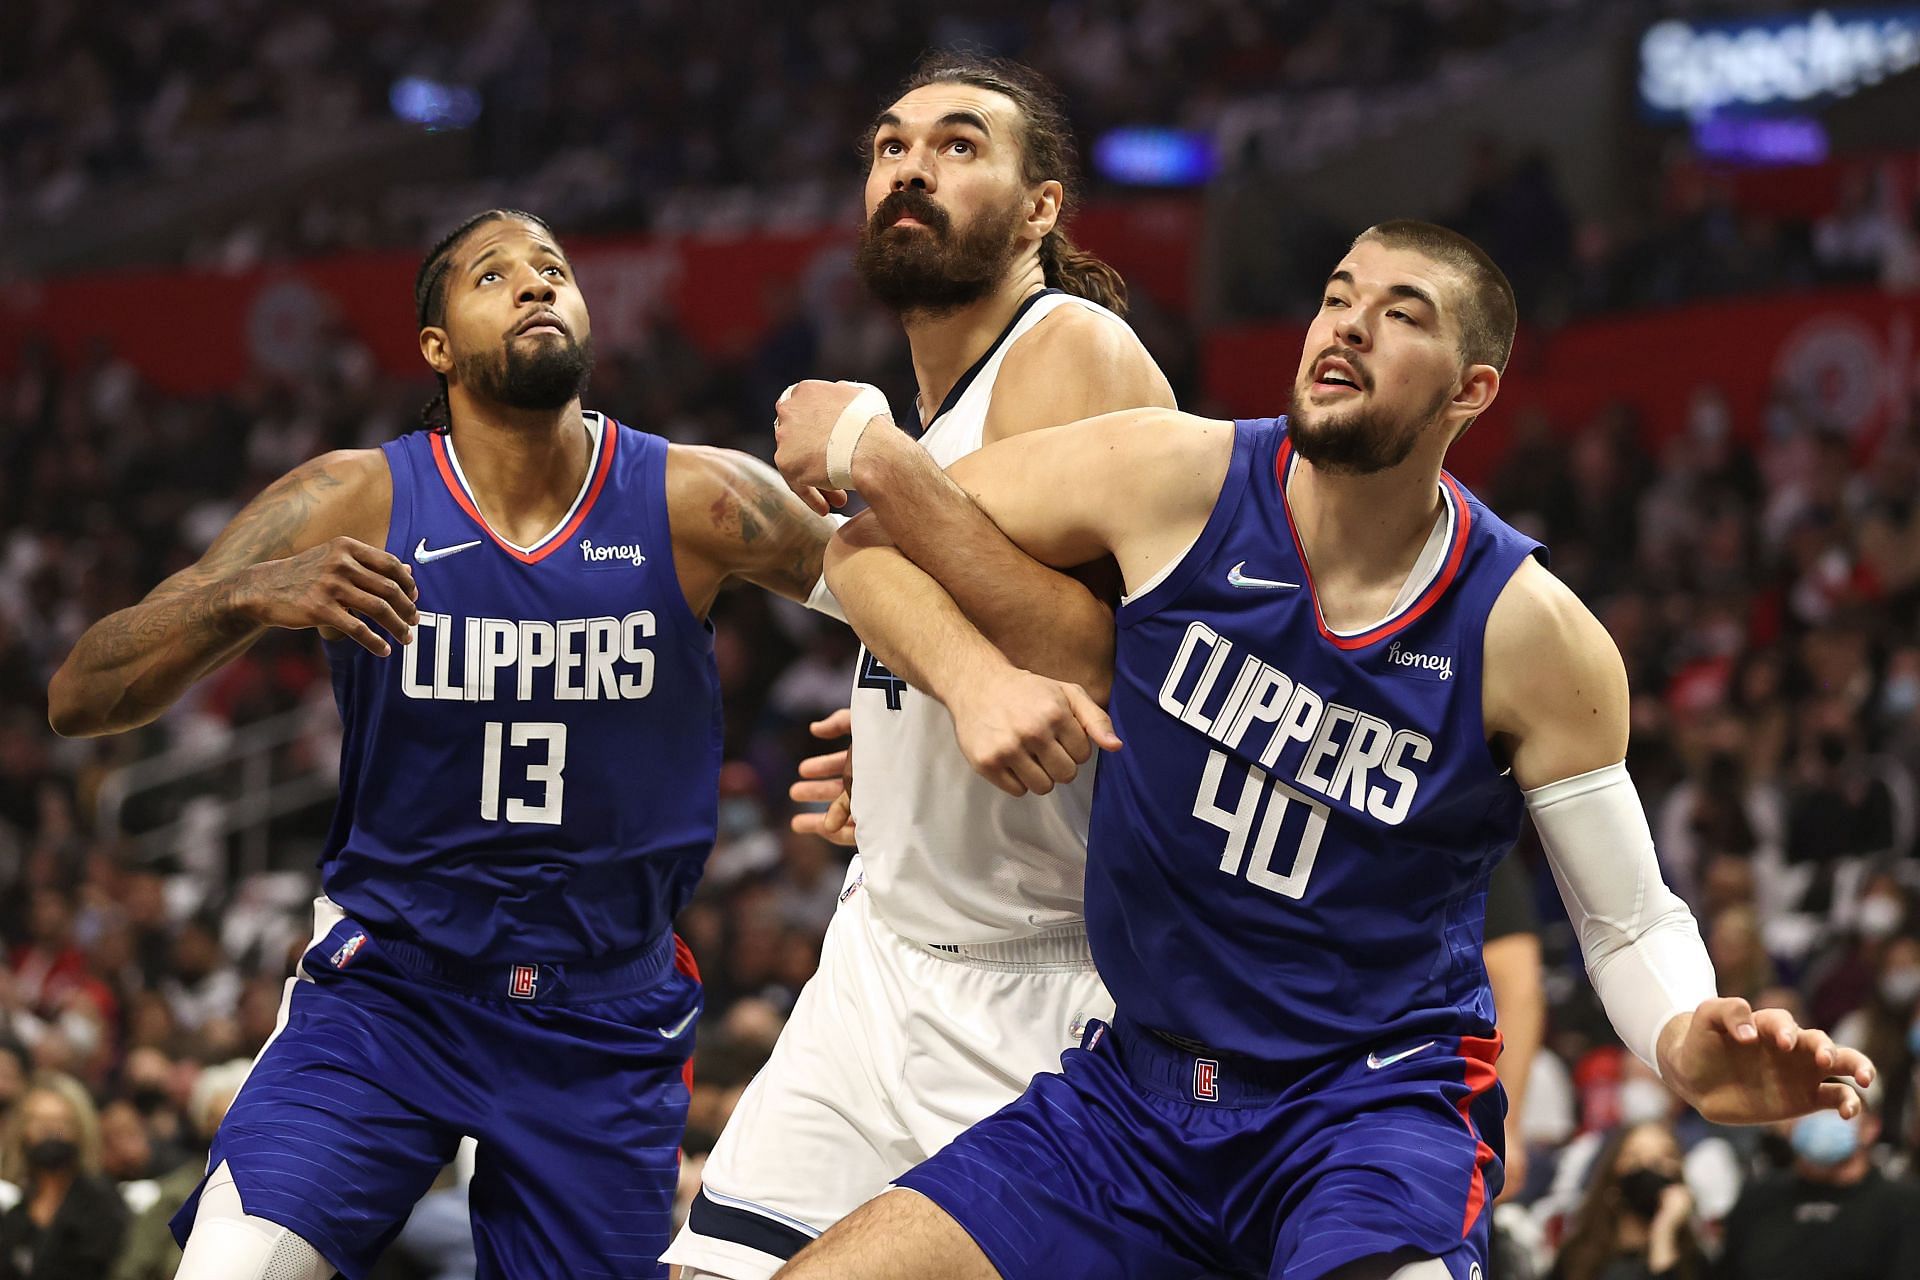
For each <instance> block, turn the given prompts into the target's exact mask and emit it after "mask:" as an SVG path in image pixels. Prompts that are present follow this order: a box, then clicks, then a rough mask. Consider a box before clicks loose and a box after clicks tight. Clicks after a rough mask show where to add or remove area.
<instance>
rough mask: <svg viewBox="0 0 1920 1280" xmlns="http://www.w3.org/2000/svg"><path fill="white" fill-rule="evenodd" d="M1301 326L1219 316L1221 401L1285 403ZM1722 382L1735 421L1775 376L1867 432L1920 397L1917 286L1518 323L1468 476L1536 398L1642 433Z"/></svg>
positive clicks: (1652, 439)
mask: <svg viewBox="0 0 1920 1280" xmlns="http://www.w3.org/2000/svg"><path fill="white" fill-rule="evenodd" d="M1303 333H1304V331H1303V330H1302V329H1301V328H1300V327H1298V326H1289V325H1270V326H1264V325H1263V326H1249V327H1243V328H1233V329H1223V330H1219V331H1217V332H1215V333H1214V334H1212V335H1211V336H1210V337H1209V338H1208V340H1207V344H1206V352H1205V370H1204V378H1205V382H1206V387H1207V392H1208V394H1209V396H1210V397H1211V398H1212V399H1213V401H1214V403H1215V404H1216V405H1217V406H1218V407H1219V408H1220V409H1221V410H1222V411H1225V412H1231V413H1234V414H1238V415H1257V414H1271V413H1282V412H1284V411H1285V409H1286V404H1287V389H1288V387H1289V385H1290V384H1291V383H1292V381H1293V377H1294V374H1295V371H1296V369H1297V367H1298V364H1299V360H1300V348H1301V341H1302V337H1303ZM1703 387H1713V388H1717V389H1718V390H1719V391H1720V393H1721V394H1722V395H1723V396H1725V397H1726V401H1727V406H1728V408H1729V410H1730V411H1731V413H1732V418H1733V423H1734V429H1735V430H1736V431H1737V432H1740V433H1742V434H1744V435H1748V436H1753V435H1757V434H1758V433H1759V432H1760V431H1761V430H1762V429H1763V424H1764V420H1765V411H1766V408H1767V405H1768V404H1769V402H1770V401H1771V399H1772V397H1773V396H1774V395H1775V393H1776V391H1777V390H1784V391H1786V392H1788V393H1791V394H1794V395H1797V396H1799V397H1800V398H1801V399H1802V402H1803V403H1805V404H1807V405H1809V406H1812V407H1813V408H1815V410H1816V411H1817V412H1819V413H1820V414H1822V415H1823V416H1824V417H1825V418H1826V419H1827V421H1828V422H1830V423H1831V424H1832V425H1833V426H1835V427H1837V428H1839V429H1841V430H1843V431H1846V432H1849V433H1851V434H1852V435H1854V436H1855V438H1856V439H1859V440H1860V441H1861V442H1862V443H1863V445H1864V444H1865V443H1867V442H1870V441H1871V440H1873V439H1874V438H1876V437H1877V435H1878V434H1879V433H1880V432H1881V431H1882V430H1883V429H1885V428H1886V427H1887V426H1889V425H1892V424H1896V423H1902V422H1906V421H1909V420H1910V419H1911V417H1912V416H1913V415H1915V414H1916V412H1920V408H1917V402H1920V296H1913V295H1907V296H1895V295H1890V294H1886V293H1882V292H1880V291H1878V290H1873V289H1858V290H1855V289H1844V290H1825V291H1808V292H1804V293H1792V294H1770V295H1766V296H1764V297H1753V298H1740V299H1730V300H1726V301H1719V302H1710V303H1700V304H1697V305H1694V306H1688V307H1676V308H1673V309H1671V310H1665V311H1658V312H1640V313H1636V314H1633V315H1629V316H1620V317H1612V318H1607V319H1601V320H1588V321H1584V322H1582V323H1579V324H1576V325H1572V326H1569V327H1568V328H1566V329H1563V330H1560V331H1558V332H1556V333H1551V334H1545V333H1533V332H1525V331H1523V332H1522V333H1521V335H1520V339H1519V342H1518V343H1517V344H1516V345H1515V347H1514V353H1513V362H1512V364H1511V365H1510V366H1509V368H1508V369H1507V375H1506V378H1505V380H1504V381H1503V383H1502V385H1501V389H1500V398H1499V401H1498V402H1497V403H1496V404H1495V405H1494V408H1493V410H1492V411H1491V412H1489V413H1488V414H1487V415H1486V416H1485V417H1483V418H1482V419H1481V420H1480V421H1479V422H1478V423H1476V424H1475V425H1474V427H1473V429H1472V430H1471V431H1469V432H1468V433H1467V434H1466V436H1465V437H1463V438H1462V439H1461V441H1460V443H1459V444H1458V445H1456V446H1455V448H1454V451H1453V454H1452V460H1451V462H1450V463H1449V465H1450V467H1452V469H1454V470H1455V471H1457V472H1458V473H1459V474H1460V475H1461V476H1463V477H1466V478H1468V479H1472V478H1473V477H1475V476H1478V475H1480V474H1483V473H1484V469H1485V468H1486V466H1487V465H1488V464H1489V462H1490V461H1491V460H1492V459H1494V458H1497V457H1499V456H1500V453H1501V452H1502V451H1503V450H1504V449H1505V447H1506V443H1507V439H1508V436H1509V434H1510V432H1511V429H1512V424H1513V422H1514V421H1515V420H1516V419H1517V418H1518V417H1519V416H1520V415H1521V414H1523V413H1526V412H1528V411H1530V410H1536V409H1537V410H1540V411H1543V412H1544V413H1545V414H1546V415H1547V416H1548V417H1549V418H1550V419H1551V420H1552V421H1553V422H1554V423H1555V424H1556V425H1558V426H1560V427H1562V428H1577V427H1580V426H1583V425H1584V424H1585V423H1586V422H1587V421H1588V420H1590V419H1591V418H1592V417H1593V416H1594V415H1595V414H1597V413H1599V412H1600V411H1601V410H1603V409H1606V408H1608V407H1610V406H1613V405H1626V406H1628V407H1630V408H1631V409H1633V410H1634V411H1635V412H1636V413H1637V414H1638V415H1639V418H1640V421H1641V424H1642V430H1643V432H1644V439H1645V441H1646V443H1647V444H1648V445H1649V446H1651V445H1654V444H1656V443H1657V442H1658V441H1659V440H1661V439H1663V438H1665V437H1666V436H1667V435H1669V434H1671V433H1673V432H1675V431H1677V430H1679V429H1680V428H1681V427H1682V426H1684V425H1685V423H1686V420H1687V414H1688V410H1689V407H1690V405H1691V403H1692V400H1693V397H1694V394H1695V392H1696V391H1697V390H1698V389H1700V388H1703Z"/></svg>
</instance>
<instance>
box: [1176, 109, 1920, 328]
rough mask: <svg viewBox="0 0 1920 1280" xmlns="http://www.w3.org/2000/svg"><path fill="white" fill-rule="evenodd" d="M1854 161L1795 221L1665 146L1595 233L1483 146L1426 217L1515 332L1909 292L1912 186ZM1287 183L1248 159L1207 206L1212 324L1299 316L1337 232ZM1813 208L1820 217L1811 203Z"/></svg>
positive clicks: (1591, 219) (1554, 176)
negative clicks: (1481, 268)
mask: <svg viewBox="0 0 1920 1280" xmlns="http://www.w3.org/2000/svg"><path fill="white" fill-rule="evenodd" d="M1895 172H1896V166H1893V165H1883V164H1880V163H1877V162H1876V161H1875V160H1874V159H1873V158H1871V157H1867V158H1860V159H1856V160H1853V161H1850V162H1847V163H1846V165H1845V172H1844V176H1843V178H1842V180H1841V181H1840V182H1839V184H1838V190H1837V191H1836V192H1835V195H1834V198H1833V199H1832V200H1831V202H1829V203H1828V207H1826V208H1824V209H1821V210H1820V211H1819V212H1818V213H1813V214H1803V213H1793V212H1786V211H1782V210H1780V209H1777V208H1770V207H1768V206H1767V204H1766V203H1765V202H1762V201H1757V200H1753V199H1743V198H1742V192H1741V189H1740V184H1739V182H1738V181H1737V178H1736V175H1735V173H1734V172H1733V171H1731V170H1728V169H1725V168H1722V167H1717V166H1715V165H1713V164H1711V163H1709V162H1707V161H1705V160H1703V159H1702V158H1701V157H1700V156H1699V155H1698V154H1697V153H1696V152H1695V151H1694V150H1693V149H1692V147H1691V146H1690V145H1688V144H1687V143H1685V142H1684V141H1681V140H1677V139H1676V140H1675V141H1674V143H1673V145H1671V146H1670V147H1668V148H1667V149H1666V151H1665V153H1664V157H1663V161H1662V164H1661V165H1660V166H1659V167H1658V169H1657V170H1656V171H1655V176H1654V178H1653V179H1652V180H1651V181H1650V184H1649V188H1648V190H1647V191H1646V192H1645V193H1644V199H1643V201H1642V204H1643V207H1642V208H1640V209H1638V210H1636V211H1634V212H1633V213H1631V214H1629V215H1627V216H1623V217H1618V218H1605V217H1600V216H1593V215H1587V214H1583V213H1582V212H1581V211H1580V210H1578V209H1577V208H1576V207H1575V206H1574V205H1573V203H1572V202H1571V201H1569V199H1568V198H1567V196H1566V194H1565V190H1564V188H1563V185H1562V182H1561V177H1560V175H1559V173H1558V172H1557V171H1556V169H1555V167H1554V162H1553V160H1552V158H1551V157H1550V156H1549V155H1548V154H1547V153H1545V152H1544V151H1540V150H1531V149H1525V148H1516V147H1511V146H1507V145H1504V144H1502V143H1501V142H1500V141H1498V140H1496V139H1493V138H1482V139H1481V140H1479V142H1478V143H1477V144H1476V146H1475V148H1474V151H1473V155H1472V159H1471V161H1470V163H1469V164H1468V165H1467V167H1466V169H1465V172H1464V173H1463V174H1462V175H1461V189H1460V190H1459V191H1458V192H1455V193H1451V194H1442V195H1440V196H1439V197H1438V198H1437V202H1436V207H1435V208H1433V209H1431V210H1428V211H1427V212H1428V213H1429V214H1430V215H1431V216H1437V217H1439V218H1440V219H1441V220H1442V221H1444V222H1445V223H1446V224H1447V225H1448V226H1451V227H1455V228H1457V229H1458V230H1460V231H1461V232H1463V233H1465V234H1467V235H1469V236H1471V237H1472V238H1473V239H1474V241H1475V242H1476V243H1478V244H1480V245H1481V246H1482V247H1483V248H1485V249H1486V250H1487V252H1488V253H1489V254H1491V255H1492V257H1493V260H1494V261H1495V262H1498V263H1500V265H1501V267H1502V269H1503V270H1505V271H1506V272H1507V275H1508V277H1509V278H1510V279H1511V280H1512V281H1513V286H1514V291H1515V293H1516V294H1517V295H1518V297H1519V299H1520V305H1521V311H1522V313H1523V314H1524V315H1525V316H1526V317H1527V318H1528V321H1529V323H1531V324H1536V325H1541V326H1544V327H1547V328H1552V327H1554V326H1556V325H1558V324H1560V323H1561V322H1563V321H1565V320H1567V319H1569V318H1571V317H1576V316H1582V315H1593V314H1596V313H1600V312H1613V311H1621V310H1629V309H1638V308H1647V307H1662V306H1672V305H1674V304H1676V303H1682V302H1688V301H1693V300H1696V299H1702V298H1714V297H1725V296H1727V295H1730V294H1742V293H1757V292H1762V291H1766V290H1783V289H1800V288H1806V287H1810V286H1816V285H1845V284H1852V285H1874V286H1878V287H1879V288H1882V289H1885V290H1888V291H1891V292H1900V293H1905V292H1912V291H1913V290H1915V289H1920V184H1914V183H1911V182H1903V181H1898V180H1896V177H1895ZM1292 181H1293V179H1292V178H1291V177H1289V176H1287V175H1282V174H1277V173H1272V172H1269V171H1267V170H1266V169H1264V168H1263V167H1262V162H1261V160H1260V157H1259V156H1258V154H1252V155H1249V156H1248V157H1246V158H1245V159H1244V162H1243V163H1242V164H1241V165H1240V166H1239V167H1237V168H1235V169H1234V170H1232V171H1230V172H1228V173H1227V174H1225V175H1223V177H1222V179H1221V180H1220V182H1219V183H1218V184H1216V187H1215V188H1214V190H1213V191H1212V192H1211V193H1210V196H1209V199H1210V204H1211V207H1212V210H1213V216H1212V235H1213V240H1212V253H1213V254H1214V257H1215V261H1214V263H1213V266H1212V274H1213V277H1214V285H1213V289H1214V292H1215V295H1216V298H1217V303H1218V309H1219V314H1220V315H1221V317H1222V318H1227V319H1245V320H1257V319H1263V318H1269V317H1279V316H1296V317H1297V316H1300V315H1302V314H1303V311H1304V310H1308V309H1311V307H1312V306H1313V302H1314V299H1315V298H1316V297H1317V296H1318V295H1317V292H1316V291H1317V287H1318V285H1319V283H1320V281H1321V279H1322V273H1323V272H1324V271H1325V270H1326V263H1327V262H1328V261H1329V260H1330V259H1332V258H1333V257H1335V256H1337V255H1338V253H1339V252H1340V250H1341V249H1342V248H1343V247H1344V246H1345V244H1346V243H1347V241H1348V240H1349V239H1350V238H1351V236H1352V229H1351V228H1348V227H1345V226H1333V225H1330V224H1327V223H1325V222H1323V221H1321V220H1318V219H1316V218H1314V217H1313V216H1311V215H1309V214H1306V213H1303V212H1302V211H1301V209H1300V208H1299V207H1298V202H1297V201H1294V200H1291V199H1290V198H1289V195H1288V192H1289V187H1290V184H1291V183H1292ZM1814 203H1820V202H1814Z"/></svg>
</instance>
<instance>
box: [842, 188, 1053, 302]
mask: <svg viewBox="0 0 1920 1280" xmlns="http://www.w3.org/2000/svg"><path fill="white" fill-rule="evenodd" d="M903 213H907V214H912V215H913V217H914V218H915V219H916V220H918V221H919V222H921V223H922V224H924V225H923V226H921V227H919V228H905V229H896V228H895V227H894V225H893V223H894V222H895V220H897V219H898V218H899V217H900V216H901V215H902V214H903ZM1019 222H1020V202H1019V201H1018V200H1017V199H1016V200H1012V201H1009V202H1008V204H1007V207H1006V208H1005V209H1004V210H1001V211H997V212H996V211H993V210H989V211H987V212H985V213H982V214H980V215H979V216H978V217H976V218H975V219H974V220H973V222H972V223H971V224H969V225H968V226H966V227H964V228H962V229H961V230H960V231H959V232H958V234H956V233H955V232H954V229H953V219H952V218H951V217H950V216H949V215H948V213H947V211H946V210H945V209H942V208H941V207H940V206H939V205H937V204H935V203H934V202H933V199H932V197H930V196H928V195H927V194H926V192H924V191H921V190H918V189H917V188H913V187H908V188H907V189H905V190H903V191H896V192H894V193H892V194H891V195H889V196H888V197H887V198H886V199H884V200H882V201H881V202H880V205H879V207H878V208H876V209H875V210H874V211H873V217H871V218H869V219H868V220H867V223H866V225H865V226H864V227H862V228H861V230H860V245H859V248H857V249H856V250H855V251H854V255H853V265H854V270H855V271H856V272H857V273H858V274H859V276H860V281H861V283H862V284H864V285H866V287H867V292H869V293H871V294H872V295H873V297H874V299H875V300H876V301H878V302H879V303H880V304H881V305H882V306H884V307H886V308H887V309H888V310H890V311H893V312H896V313H898V314H901V315H905V314H906V313H908V312H914V313H916V314H922V315H932V316H941V315H950V314H952V313H953V312H955V311H958V310H960V309H961V308H962V307H967V306H971V305H972V304H974V303H976V302H978V301H980V299H982V298H984V297H986V296H987V295H988V294H989V293H991V292H993V290H994V287H995V286H997V285H998V284H999V283H1000V281H1001V280H1002V279H1004V278H1005V276H1006V274H1007V268H1008V267H1009V266H1010V265H1011V264H1012V262H1013V258H1014V255H1015V254H1016V253H1018V252H1019V250H1020V245H1019V242H1018V241H1016V240H1015V239H1014V235H1013V232H1014V228H1015V227H1016V226H1018V225H1019Z"/></svg>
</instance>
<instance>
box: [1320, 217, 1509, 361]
mask: <svg viewBox="0 0 1920 1280" xmlns="http://www.w3.org/2000/svg"><path fill="white" fill-rule="evenodd" d="M1368 240H1373V241H1377V242H1378V243H1380V244H1383V245H1385V246H1386V247H1387V248H1389V249H1411V250H1413V251H1414V252H1415V253H1418V254H1421V255H1423V256H1425V257H1428V258H1431V259H1433V260H1434V261H1435V262H1438V263H1439V264H1441V265H1442V266H1444V267H1450V268H1452V269H1453V270H1454V271H1456V272H1458V273H1459V274H1460V275H1461V277H1462V278H1463V279H1464V280H1465V281H1466V289H1465V290H1464V291H1463V293H1462V294H1461V299H1460V303H1461V305H1460V353H1461V354H1462V355H1463V356H1465V357H1466V360H1467V363H1468V364H1490V365H1492V366H1493V367H1494V368H1495V369H1497V370H1499V371H1500V372H1502V373H1505V372H1506V370H1507V357H1508V356H1510V355H1512V354H1513V330H1514V325H1515V323H1516V319H1517V317H1518V315H1519V308H1518V306H1516V304H1515V303H1514V300H1513V285H1512V284H1510V283H1509V282H1508V281H1507V275H1506V272H1504V271H1502V270H1500V268H1499V267H1498V266H1496V265H1494V261H1493V259H1492V258H1489V257H1488V256H1487V253H1486V250H1484V249H1482V248H1481V247H1480V246H1479V245H1477V244H1475V243H1474V242H1473V241H1471V240H1469V239H1467V238H1466V237H1465V236H1463V235H1461V234H1460V233H1459V232H1458V231H1449V230H1447V228H1445V227H1440V226H1435V225H1434V224H1433V223H1431V222H1416V221H1414V220H1413V219H1411V218H1396V219H1394V220H1393V221H1391V222H1382V223H1379V224H1377V225H1375V226H1371V227H1368V228H1367V229H1366V230H1365V231H1362V232H1361V233H1360V234H1359V235H1358V236H1355V237H1354V241H1353V243H1354V244H1355V245H1359V244H1361V243H1363V242H1365V241H1368Z"/></svg>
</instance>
